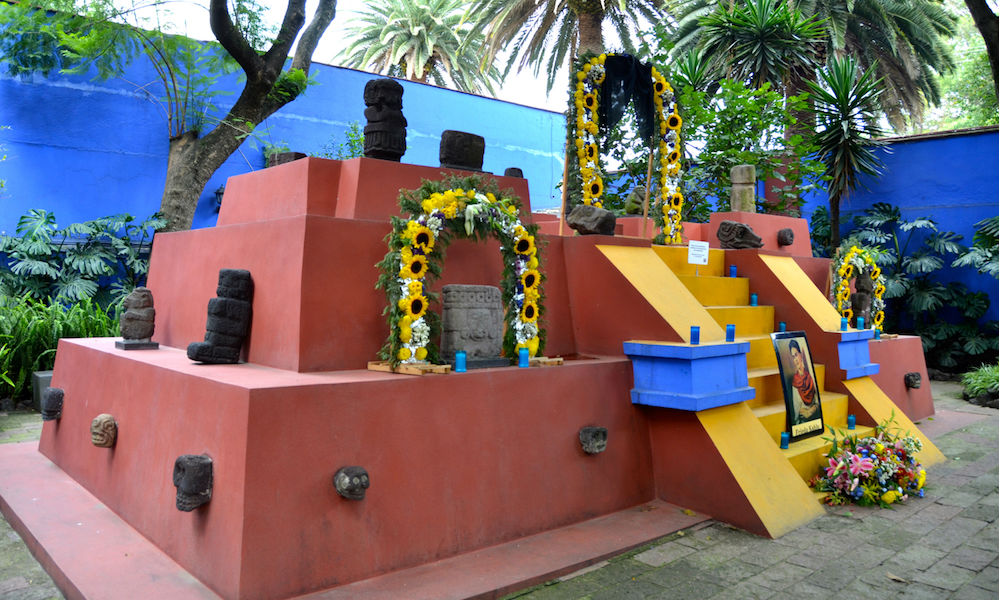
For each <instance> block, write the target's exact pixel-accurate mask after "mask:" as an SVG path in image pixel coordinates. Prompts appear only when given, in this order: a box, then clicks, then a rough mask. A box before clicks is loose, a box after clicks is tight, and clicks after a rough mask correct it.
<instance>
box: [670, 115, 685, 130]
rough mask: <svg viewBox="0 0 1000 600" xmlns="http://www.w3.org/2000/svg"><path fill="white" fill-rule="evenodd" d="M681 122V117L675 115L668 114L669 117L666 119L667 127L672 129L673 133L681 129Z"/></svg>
mask: <svg viewBox="0 0 1000 600" xmlns="http://www.w3.org/2000/svg"><path fill="white" fill-rule="evenodd" d="M682 122H683V121H682V120H681V116H680V115H679V114H677V113H670V116H669V117H667V127H669V128H670V129H673V130H674V131H677V130H678V129H680V128H681V123H682Z"/></svg>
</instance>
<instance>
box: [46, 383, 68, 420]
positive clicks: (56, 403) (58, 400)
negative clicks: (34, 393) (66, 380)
mask: <svg viewBox="0 0 1000 600" xmlns="http://www.w3.org/2000/svg"><path fill="white" fill-rule="evenodd" d="M63 396H64V393H63V390H62V388H56V387H47V388H45V389H44V390H43V391H42V420H43V421H58V420H59V419H60V418H62V407H63Z"/></svg>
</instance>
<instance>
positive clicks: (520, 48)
mask: <svg viewBox="0 0 1000 600" xmlns="http://www.w3.org/2000/svg"><path fill="white" fill-rule="evenodd" d="M662 5H663V1H662V0H513V1H510V0H473V2H472V5H471V7H470V8H469V13H470V14H473V15H476V17H475V18H476V22H477V24H478V25H480V26H483V27H485V28H486V31H487V41H488V46H487V49H486V50H487V54H486V59H485V60H486V61H487V62H491V61H492V60H493V59H494V57H495V56H496V55H497V53H499V52H501V51H504V50H508V49H511V48H513V51H511V52H510V55H509V58H508V60H507V66H506V70H505V73H509V72H510V70H511V68H512V67H513V66H514V65H515V64H518V69H519V70H520V69H523V68H525V67H527V66H532V67H533V72H534V74H535V75H538V73H539V70H540V69H542V68H544V69H545V71H546V73H547V79H546V83H547V85H548V89H549V90H551V89H552V85H553V83H554V82H555V77H556V73H557V72H558V70H559V68H560V67H561V66H563V65H567V64H569V61H571V60H572V58H573V56H575V55H578V54H582V53H584V52H587V51H590V52H593V53H595V54H600V53H601V52H603V51H604V37H603V35H602V33H601V28H602V26H603V25H604V24H605V23H607V24H609V25H611V26H612V27H613V28H614V30H615V32H616V33H617V35H618V39H619V40H620V41H621V44H622V48H623V50H624V51H625V52H628V53H631V54H635V53H636V44H635V31H636V30H638V29H642V28H645V27H646V26H648V24H649V23H655V22H657V21H659V20H660V19H661V18H663V14H662V12H661V6H662Z"/></svg>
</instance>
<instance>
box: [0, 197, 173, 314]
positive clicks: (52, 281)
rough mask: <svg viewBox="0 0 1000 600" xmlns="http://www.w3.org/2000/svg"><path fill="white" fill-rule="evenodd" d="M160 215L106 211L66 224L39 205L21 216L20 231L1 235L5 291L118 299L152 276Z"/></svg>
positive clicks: (1, 288) (0, 283) (1, 289)
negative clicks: (141, 217)
mask: <svg viewBox="0 0 1000 600" xmlns="http://www.w3.org/2000/svg"><path fill="white" fill-rule="evenodd" d="M164 225H165V222H164V220H163V219H161V218H160V217H159V215H153V216H151V217H149V218H148V219H146V220H144V221H140V222H136V221H135V218H134V217H132V216H131V215H114V216H110V217H101V218H99V219H94V220H91V221H85V222H83V223H73V224H71V225H69V226H68V227H65V228H59V227H58V226H57V225H56V217H55V215H54V214H53V213H50V212H48V211H46V210H43V209H38V208H34V209H31V210H29V211H28V212H27V213H25V214H24V215H23V216H22V217H21V218H20V219H18V222H17V229H16V233H17V235H14V236H6V235H5V236H0V253H2V254H3V255H5V256H4V260H3V263H2V265H0V295H2V296H9V297H20V296H24V295H28V296H30V297H32V298H34V299H36V300H44V299H46V298H53V299H56V300H58V301H60V302H62V301H65V302H75V301H79V300H83V299H94V300H98V301H99V302H101V303H102V304H105V305H107V304H109V303H114V302H118V301H120V300H121V299H123V298H124V297H125V296H127V295H128V294H129V293H130V292H131V291H132V290H133V289H135V287H136V286H139V285H142V283H143V282H144V281H145V280H146V273H147V271H148V269H149V251H150V249H151V248H152V244H153V234H154V232H155V231H156V230H157V229H159V228H162V227H163V226H164Z"/></svg>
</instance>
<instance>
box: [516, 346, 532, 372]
mask: <svg viewBox="0 0 1000 600" xmlns="http://www.w3.org/2000/svg"><path fill="white" fill-rule="evenodd" d="M528 358H529V357H528V349H527V348H520V349H518V351H517V366H518V367H520V368H522V369H527V368H528V366H529V364H528Z"/></svg>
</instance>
